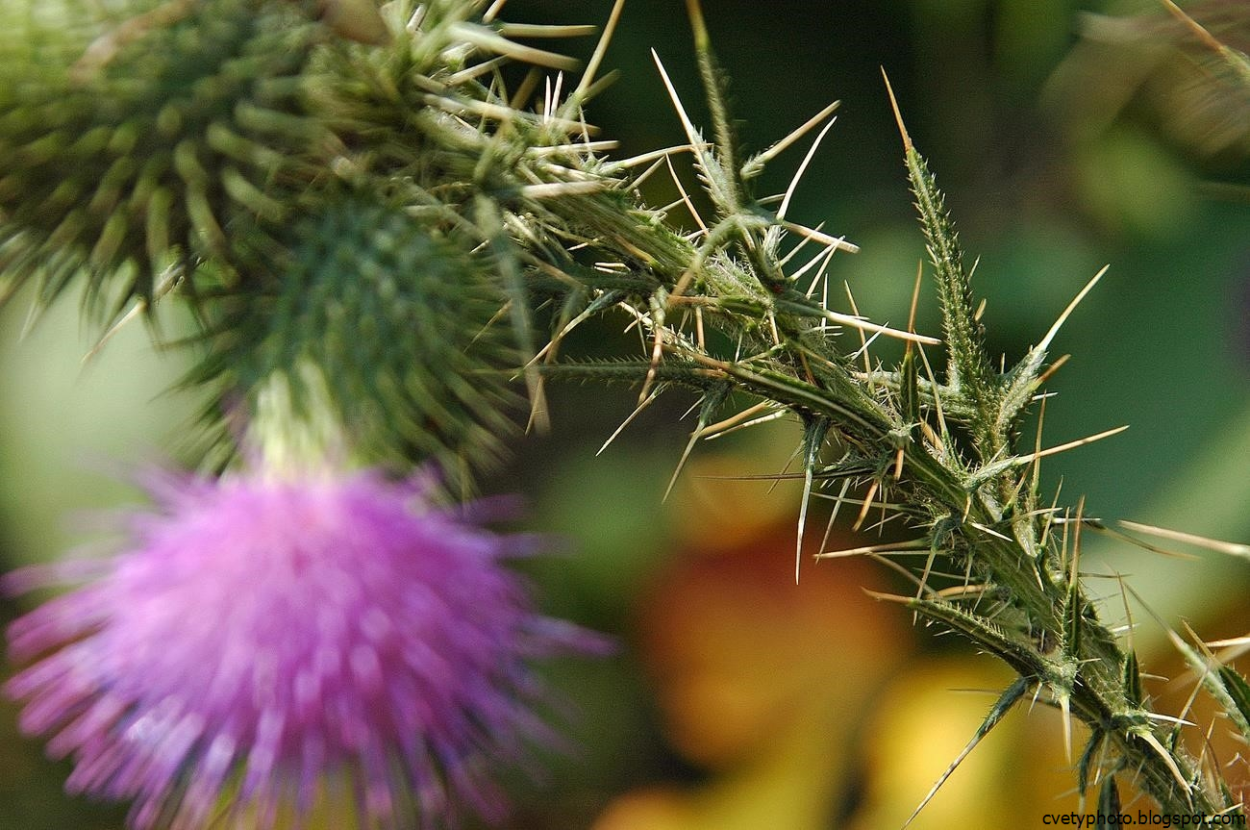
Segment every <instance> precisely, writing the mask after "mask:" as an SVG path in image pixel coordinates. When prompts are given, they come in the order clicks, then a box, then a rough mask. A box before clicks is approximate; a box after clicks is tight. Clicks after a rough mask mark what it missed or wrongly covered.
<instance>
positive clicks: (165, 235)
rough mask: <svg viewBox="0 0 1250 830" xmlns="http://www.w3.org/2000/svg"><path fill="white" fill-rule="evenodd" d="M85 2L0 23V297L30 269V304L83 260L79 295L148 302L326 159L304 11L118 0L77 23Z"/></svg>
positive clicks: (255, 1)
mask: <svg viewBox="0 0 1250 830" xmlns="http://www.w3.org/2000/svg"><path fill="white" fill-rule="evenodd" d="M8 5H10V4H6V6H8ZM97 5H98V4H93V3H87V2H70V1H69V0H64V2H61V3H58V4H55V8H53V7H51V6H44V7H40V6H36V5H33V4H30V5H28V4H26V3H18V4H13V5H12V6H11V7H10V8H9V9H8V10H7V11H6V12H5V14H4V17H5V18H7V20H6V21H5V22H6V23H8V24H10V25H6V26H4V27H3V34H0V220H2V223H0V251H2V252H3V258H2V260H0V271H2V272H3V273H4V279H5V281H6V288H7V289H8V290H9V291H12V290H14V289H16V288H17V287H18V286H20V284H21V283H23V282H24V281H26V280H27V279H28V278H29V277H31V276H33V275H40V276H41V289H40V292H39V296H38V298H37V302H39V303H41V304H43V303H46V302H48V301H50V300H52V299H53V298H55V297H56V296H57V295H58V294H59V293H61V291H62V290H63V289H64V288H65V286H66V285H67V284H68V283H69V282H70V280H71V278H72V277H73V276H74V274H75V273H77V272H78V271H80V270H83V266H86V268H85V271H86V273H87V274H88V280H89V285H90V292H89V294H88V298H89V299H93V298H94V299H99V298H102V297H104V298H107V299H108V300H109V301H110V302H116V303H117V304H118V307H119V308H120V307H121V306H123V305H125V304H126V303H127V302H128V301H130V300H131V299H134V298H138V299H141V300H150V299H151V298H152V297H153V296H154V295H155V294H157V293H159V291H160V290H161V288H160V286H161V284H162V282H164V283H165V284H171V283H172V282H173V280H172V279H170V277H173V278H176V277H178V276H183V275H186V274H189V273H190V269H189V268H188V267H187V266H188V263H190V262H192V261H194V260H195V259H196V258H199V257H204V256H207V255H216V254H220V253H222V252H224V251H225V250H226V248H227V237H228V235H229V234H230V233H231V228H232V226H233V225H235V224H236V223H239V222H249V221H250V220H252V219H253V218H255V217H257V216H261V217H264V218H265V219H268V220H278V219H280V218H281V216H282V214H283V211H284V203H283V199H282V196H281V191H282V187H283V185H284V184H288V183H289V182H287V181H286V180H288V179H291V180H294V181H298V180H299V179H300V178H305V177H307V176H308V175H309V172H308V171H307V170H305V171H304V172H303V173H302V175H301V174H297V173H296V168H297V167H299V165H300V164H301V163H305V162H307V161H309V160H310V159H315V158H318V157H321V158H325V157H327V156H328V153H327V150H328V149H329V147H328V139H329V138H330V134H329V133H328V131H326V130H325V129H324V128H323V127H321V126H319V125H318V124H317V122H315V121H314V120H312V119H310V118H309V117H307V115H306V111H305V108H304V104H303V102H302V81H301V73H302V71H303V68H304V65H305V63H306V61H307V58H308V55H309V53H310V50H311V47H312V46H313V45H314V44H315V43H316V42H317V41H318V40H320V39H324V38H325V37H326V33H327V31H328V30H327V29H326V28H325V27H323V26H322V25H320V24H318V23H317V22H316V21H315V20H314V18H313V16H312V11H313V7H312V6H309V7H308V8H304V7H303V6H301V4H298V3H290V2H276V1H271V0H168V2H165V3H159V2H154V0H143V1H142V2H137V1H136V0H131V2H125V3H121V4H114V5H111V6H110V13H109V14H108V16H107V19H103V20H99V19H97V20H96V21H95V22H94V23H93V24H91V23H81V22H76V21H81V20H87V21H91V20H92V14H91V12H92V10H93V9H95V8H96V6H97ZM171 267H172V270H170V269H171ZM219 273H220V272H219ZM162 274H164V275H166V277H165V279H164V280H163V281H162Z"/></svg>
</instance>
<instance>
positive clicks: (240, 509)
mask: <svg viewBox="0 0 1250 830" xmlns="http://www.w3.org/2000/svg"><path fill="white" fill-rule="evenodd" d="M151 489H152V491H153V494H154V496H155V497H156V499H157V501H158V504H159V508H158V509H157V510H154V511H151V512H145V513H139V514H134V515H131V516H130V518H129V521H128V522H127V523H126V530H127V536H128V538H129V544H128V549H127V550H126V551H125V552H123V553H121V554H119V555H116V556H114V557H112V558H110V559H106V560H101V561H98V562H94V563H87V562H74V563H70V564H67V565H64V566H59V567H56V566H54V567H52V568H42V569H26V570H24V571H19V572H17V573H14V574H11V575H10V576H9V578H8V579H7V582H8V586H9V587H10V588H11V589H15V590H27V589H29V588H31V587H34V586H37V585H40V584H49V583H60V582H66V581H69V580H81V579H82V577H83V576H85V575H88V574H90V575H91V576H93V577H94V578H93V579H92V580H91V581H89V582H88V583H87V584H85V585H83V586H82V587H79V588H77V589H76V590H74V591H72V592H71V593H68V594H65V595H63V596H61V597H59V598H56V599H53V600H51V601H50V602H48V603H46V604H45V605H43V606H42V607H40V608H38V609H36V610H35V611H33V612H31V613H29V614H27V615H26V616H24V617H22V618H21V619H19V620H17V621H16V622H15V623H14V624H13V625H12V627H11V628H10V630H9V641H10V646H11V652H12V656H13V658H14V659H16V660H19V661H23V662H27V661H33V663H32V664H31V665H30V666H28V667H27V668H25V669H24V670H23V671H22V672H20V673H19V674H17V675H16V676H15V677H13V678H12V680H11V681H10V682H9V683H8V684H7V686H6V688H5V691H6V693H7V694H8V695H9V696H10V697H12V698H14V699H17V700H25V701H26V704H25V708H24V709H23V711H22V714H21V721H20V725H21V728H22V729H23V731H24V732H26V733H28V734H37V735H45V736H50V740H49V742H48V751H49V753H50V754H51V755H53V756H57V757H63V756H66V755H72V756H73V758H74V761H75V767H74V771H73V773H72V774H71V776H70V778H69V780H68V782H67V784H66V787H67V789H69V790H70V791H71V792H82V793H87V794H91V795H95V796H102V797H106V798H111V799H133V801H134V803H133V808H132V810H131V815H130V821H131V824H132V825H133V826H134V827H135V828H139V830H147V828H153V827H157V826H162V827H163V826H167V825H168V826H172V827H176V828H200V827H203V826H206V825H207V824H208V823H209V819H210V818H211V817H212V816H214V815H215V814H216V812H217V811H219V810H222V809H226V810H228V811H230V812H232V813H233V814H234V815H236V816H240V817H241V816H243V815H244V814H245V813H246V815H247V817H248V818H249V820H250V823H249V826H254V827H258V828H269V827H271V826H273V824H274V823H275V822H276V821H277V819H278V816H279V815H283V816H294V817H295V818H296V819H297V823H298V820H299V819H300V818H301V817H303V816H305V815H307V813H308V812H309V811H310V809H311V808H312V807H313V806H314V803H315V802H317V801H318V799H319V798H325V797H326V796H325V794H324V793H323V792H322V789H321V787H322V782H325V781H329V782H346V784H347V786H350V788H351V789H350V792H351V795H350V799H351V800H352V801H353V802H354V804H355V805H356V812H357V813H358V816H359V821H360V823H361V825H362V826H368V827H375V826H382V827H387V828H401V827H412V826H423V827H424V826H441V825H443V824H446V823H451V822H452V820H453V819H454V809H453V802H467V803H468V804H470V805H472V806H473V807H474V808H475V809H476V810H477V812H479V813H480V814H481V815H482V816H484V817H486V818H488V819H491V820H499V818H500V817H501V813H502V809H503V806H504V805H503V800H502V797H501V795H500V793H499V792H498V789H497V788H496V787H495V786H494V785H492V783H491V781H490V780H489V779H488V778H487V777H486V776H485V774H484V771H483V766H484V765H485V764H486V763H489V762H496V761H505V762H507V761H516V760H518V759H519V758H520V757H521V756H522V755H523V753H524V749H525V746H526V744H527V743H529V742H539V743H549V742H551V741H552V740H554V736H553V735H552V734H551V732H550V731H549V729H548V728H547V727H546V726H545V725H544V724H543V723H542V721H541V720H540V718H539V717H538V716H537V715H535V714H534V713H533V711H531V708H530V705H529V704H531V703H532V702H534V699H535V698H536V697H537V695H538V693H539V692H540V689H539V684H538V682H537V679H536V676H535V674H534V672H533V670H532V669H531V668H530V666H529V661H530V659H531V658H534V657H540V656H545V655H549V654H552V653H555V652H560V651H569V650H573V651H595V650H599V649H600V648H601V647H602V645H603V640H601V639H600V638H599V637H598V636H596V635H593V634H591V633H589V632H586V631H584V630H582V629H579V628H577V627H575V626H572V625H569V624H566V623H562V622H559V621H556V620H552V619H548V618H544V617H542V616H539V615H538V614H537V613H536V612H535V610H534V609H533V607H532V605H531V603H530V600H529V597H528V594H527V591H526V587H525V584H524V582H523V580H522V579H521V578H520V577H519V576H518V575H516V574H515V573H514V572H512V571H511V570H510V569H508V568H507V567H505V566H504V564H503V562H502V560H504V559H506V558H508V557H510V556H514V555H518V554H522V553H526V552H528V551H530V550H532V549H533V547H534V539H533V537H525V536H501V535H498V534H494V533H491V532H488V531H486V530H484V529H482V528H481V527H478V526H476V525H474V524H472V523H470V521H469V519H470V518H471V517H470V516H468V515H467V514H466V513H465V511H463V510H459V511H453V510H447V509H442V508H437V507H433V506H431V505H429V504H428V503H427V502H426V501H425V499H424V498H423V496H424V494H425V491H426V490H427V489H428V482H426V483H423V482H422V481H421V480H419V479H410V480H408V481H405V482H398V483H397V482H391V481H388V480H386V479H384V478H382V477H381V476H380V475H378V474H375V473H370V472H358V473H354V474H351V475H347V476H343V477H335V476H333V475H325V476H321V477H313V478H309V479H305V480H299V481H294V480H283V479H280V478H266V477H261V476H253V475H242V474H240V475H235V476H227V477H223V478H222V479H220V480H217V479H205V478H192V477H186V478H177V479H173V478H168V477H166V478H161V479H160V480H157V481H154V482H152V484H151ZM469 512H472V511H469ZM479 512H480V511H479ZM340 795H342V796H343V797H344V798H347V797H348V796H347V792H343V793H340ZM227 802H229V803H230V805H231V806H229V807H226V806H225V805H226V803H227Z"/></svg>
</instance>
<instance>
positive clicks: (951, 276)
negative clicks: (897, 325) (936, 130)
mask: <svg viewBox="0 0 1250 830" xmlns="http://www.w3.org/2000/svg"><path fill="white" fill-rule="evenodd" d="M886 88H887V90H889V79H888V78H887V79H886ZM889 91H890V102H891V104H892V105H893V106H894V113H895V117H896V118H897V119H898V127H899V132H900V133H901V134H902V136H903V149H904V154H905V158H906V164H907V175H908V178H909V179H910V180H911V186H912V192H913V193H914V194H915V196H916V209H917V211H918V212H919V214H920V224H921V227H922V228H923V229H924V233H925V237H926V238H927V239H928V242H929V258H930V261H931V263H932V265H933V268H934V274H935V276H936V278H937V279H936V281H937V288H938V300H939V302H940V304H941V308H942V328H943V333H944V335H945V337H944V339H945V341H946V344H947V349H948V350H949V353H950V360H949V363H948V367H947V373H948V375H949V378H950V384H951V386H953V387H955V388H957V389H959V390H960V391H961V392H963V393H964V394H966V395H967V396H968V397H969V399H970V400H971V401H972V402H973V405H974V408H975V410H976V411H977V419H976V421H974V423H973V428H974V430H975V431H976V434H977V444H978V446H979V447H980V452H981V455H982V457H983V458H986V459H988V458H990V457H992V456H993V455H994V454H995V453H996V452H998V450H999V449H1000V445H1001V440H1000V438H999V437H998V436H997V435H996V434H995V432H994V430H993V424H994V422H995V420H996V415H997V411H998V406H997V389H996V383H995V380H994V377H993V374H992V372H991V370H990V361H989V355H988V352H987V351H986V348H985V328H984V326H983V325H982V324H981V322H980V320H978V319H977V317H976V314H975V308H976V306H975V303H974V302H973V295H972V283H971V280H970V277H969V275H968V272H967V271H965V269H964V265H963V248H962V247H961V246H960V245H959V240H958V238H957V236H956V235H955V229H954V225H953V224H952V223H951V219H950V216H949V214H948V213H947V211H946V205H945V198H944V196H943V195H942V191H941V190H939V189H938V187H937V183H936V180H935V179H934V177H933V174H932V173H930V172H929V168H928V165H927V163H926V162H925V160H924V157H923V156H921V155H920V153H918V152H917V151H916V148H915V147H914V146H913V145H912V142H911V137H910V136H909V135H908V134H907V128H906V127H904V126H903V118H902V115H901V114H900V113H899V109H898V102H897V101H896V100H895V99H894V93H893V90H889Z"/></svg>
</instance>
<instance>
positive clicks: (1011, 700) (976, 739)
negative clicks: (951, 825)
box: [903, 677, 1033, 827]
mask: <svg viewBox="0 0 1250 830" xmlns="http://www.w3.org/2000/svg"><path fill="white" fill-rule="evenodd" d="M1032 685H1033V682H1032V681H1031V680H1030V679H1029V678H1026V677H1019V678H1017V679H1016V681H1015V682H1014V683H1012V684H1011V685H1010V686H1008V687H1007V689H1006V691H1004V692H1003V693H1002V695H1001V696H1000V697H999V698H998V700H997V701H996V702H995V703H994V706H993V707H992V708H991V709H990V712H989V714H988V715H986V716H985V721H984V722H983V723H982V724H981V725H980V727H978V728H977V731H976V733H975V734H974V735H973V736H972V739H971V740H970V741H968V745H967V746H965V747H964V748H963V751H962V752H960V753H959V755H957V756H956V757H955V760H954V761H952V762H951V765H950V766H949V767H947V768H946V771H945V772H944V773H942V775H941V777H940V778H938V780H937V783H935V784H934V785H933V788H932V789H930V790H929V792H928V794H927V795H925V797H924V798H923V799H922V800H921V802H920V805H919V806H918V807H916V809H915V810H913V811H912V814H911V815H910V816H909V817H908V819H907V821H905V822H903V827H907V826H908V825H910V824H911V823H912V822H913V821H915V819H916V816H918V815H920V811H921V810H923V809H924V808H925V806H926V805H928V803H929V802H930V801H932V800H933V797H934V796H935V795H937V793H938V790H940V789H941V788H942V785H943V784H945V783H946V780H947V779H948V778H950V777H951V774H952V773H954V772H955V770H956V769H957V768H958V767H959V765H960V764H961V763H963V760H964V759H965V758H967V757H968V755H969V754H971V752H972V750H974V749H976V746H977V744H979V743H981V740H982V739H983V738H984V737H985V736H986V735H988V734H990V732H991V731H992V730H993V729H994V727H995V726H998V724H999V722H1000V721H1002V719H1003V717H1004V716H1006V714H1007V713H1008V712H1010V711H1011V709H1012V707H1013V706H1015V705H1016V703H1018V702H1019V701H1020V698H1022V697H1024V695H1025V693H1026V692H1028V690H1029V689H1030V687H1031V686H1032Z"/></svg>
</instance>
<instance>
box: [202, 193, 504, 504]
mask: <svg viewBox="0 0 1250 830" xmlns="http://www.w3.org/2000/svg"><path fill="white" fill-rule="evenodd" d="M319 201H321V200H319ZM324 204H325V207H324V210H323V211H322V212H321V213H320V214H318V215H308V216H304V217H302V218H300V219H298V220H297V221H295V222H294V223H293V224H292V225H291V227H290V228H289V229H287V230H285V231H282V232H278V231H275V232H274V237H273V238H274V239H275V241H277V242H279V243H280V247H276V248H274V249H273V250H270V251H268V252H267V253H265V254H263V255H262V256H263V257H265V258H268V263H269V268H268V273H269V276H268V278H267V279H265V283H266V284H265V287H264V288H263V289H258V288H256V287H253V288H251V289H250V290H248V291H245V292H237V293H235V294H234V295H233V296H229V297H227V298H225V299H224V301H223V303H222V304H221V306H222V308H224V309H225V311H224V313H223V314H222V316H221V319H220V320H219V322H218V324H217V325H216V326H215V327H214V331H213V332H212V333H210V335H209V339H208V342H209V344H210V346H211V352H210V356H209V357H208V359H207V360H206V361H205V362H204V363H202V364H201V366H200V367H199V368H198V369H197V374H196V377H195V378H194V380H196V381H199V382H205V381H210V380H212V379H219V380H221V381H223V382H224V392H225V396H226V397H227V398H228V397H230V396H232V395H241V396H243V397H246V398H251V397H253V396H255V395H256V394H259V392H260V390H262V389H264V388H265V387H266V386H267V385H268V382H269V380H270V379H271V378H272V377H274V376H275V375H282V376H285V377H286V379H287V380H288V381H289V382H290V384H291V386H292V388H293V393H294V396H295V398H296V401H295V403H296V406H297V407H298V405H299V403H300V401H299V398H300V397H301V395H302V394H304V393H305V392H306V391H307V390H306V389H305V388H304V387H305V386H306V380H307V377H306V373H308V372H309V371H310V370H311V371H313V372H314V382H315V383H317V384H324V387H325V391H326V392H328V396H327V399H328V401H329V402H330V404H331V406H332V407H333V408H334V409H335V410H336V411H335V412H334V413H333V414H334V415H335V416H336V417H337V419H338V421H339V422H340V423H341V425H342V426H343V427H344V429H345V431H346V433H347V434H348V438H349V441H350V444H351V450H352V452H354V453H355V454H357V455H360V456H363V457H364V459H366V460H368V461H371V462H382V463H388V464H391V465H394V464H396V463H397V462H398V461H399V459H403V458H409V459H421V460H424V459H426V458H432V459H434V460H435V461H436V462H437V463H438V465H439V466H440V467H441V468H442V469H443V470H444V471H445V473H446V474H447V475H448V477H449V478H450V479H452V480H453V481H459V480H461V479H462V478H463V477H464V476H463V474H464V472H465V471H466V469H467V467H471V466H479V465H481V464H482V463H484V462H488V461H489V460H491V459H492V458H493V457H495V455H496V454H497V453H498V452H499V451H500V449H501V438H502V437H504V436H506V435H507V434H508V433H509V432H510V431H511V430H512V421H511V419H510V418H509V417H508V414H507V412H508V410H509V409H511V408H513V406H512V405H513V404H515V400H514V397H515V396H514V395H512V394H511V393H510V392H509V390H508V386H507V381H508V372H507V371H506V369H507V367H515V365H516V363H517V359H516V354H515V352H514V350H513V349H511V348H510V346H509V342H510V338H509V337H507V336H504V335H506V334H507V332H506V330H505V331H504V332H503V335H501V334H500V333H499V332H497V331H496V330H495V329H494V328H492V327H491V325H490V324H491V321H492V318H493V317H494V316H495V315H496V314H497V312H498V311H499V306H500V302H499V300H498V289H497V287H496V286H494V285H492V284H491V280H490V275H489V274H488V273H487V272H485V271H484V269H483V267H482V266H483V263H482V261H481V259H480V258H474V257H473V256H471V255H470V254H469V253H467V252H466V249H465V246H464V245H462V244H457V240H452V239H448V238H446V237H445V236H443V235H442V234H440V233H439V232H437V231H434V230H432V229H431V228H430V227H429V226H428V225H426V224H425V223H423V222H422V221H420V220H419V219H415V218H413V216H412V215H411V214H410V213H408V212H406V211H405V210H403V209H400V208H396V207H392V206H390V205H387V204H384V203H382V202H380V201H379V200H378V199H377V198H376V196H374V195H372V194H364V193H361V194H352V193H350V192H346V189H345V188H343V189H341V192H340V193H339V195H338V196H337V197H336V198H330V197H326V198H325V199H324ZM255 268H256V270H257V273H258V274H259V273H260V272H261V270H262V266H261V265H260V264H259V263H257V264H256V265H255ZM314 391H316V390H314ZM249 405H250V408H251V409H255V401H250V400H249Z"/></svg>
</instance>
